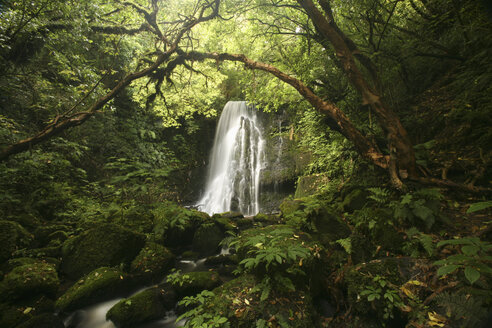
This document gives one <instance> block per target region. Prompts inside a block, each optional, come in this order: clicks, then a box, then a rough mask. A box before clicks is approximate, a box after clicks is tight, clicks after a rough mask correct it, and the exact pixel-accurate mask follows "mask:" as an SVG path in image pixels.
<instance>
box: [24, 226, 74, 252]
mask: <svg viewBox="0 0 492 328" xmlns="http://www.w3.org/2000/svg"><path fill="white" fill-rule="evenodd" d="M71 230H72V227H70V226H68V225H65V224H50V225H42V226H39V227H37V228H36V229H35V230H34V232H33V234H34V239H35V241H36V244H37V245H38V247H42V246H45V245H47V244H48V243H49V242H50V241H51V240H60V241H64V240H66V239H67V238H68V232H70V231H71Z"/></svg>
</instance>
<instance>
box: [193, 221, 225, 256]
mask: <svg viewBox="0 0 492 328" xmlns="http://www.w3.org/2000/svg"><path fill="white" fill-rule="evenodd" d="M224 237H225V236H224V232H223V231H222V229H220V228H219V227H218V226H217V225H216V224H215V223H204V224H202V225H200V227H199V228H198V229H197V230H196V231H195V235H194V236H193V250H194V251H195V252H198V253H199V254H200V256H208V255H212V254H216V253H217V252H218V250H219V244H220V242H221V241H222V239H223V238H224Z"/></svg>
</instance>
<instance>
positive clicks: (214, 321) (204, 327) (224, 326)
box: [176, 290, 230, 328]
mask: <svg viewBox="0 0 492 328" xmlns="http://www.w3.org/2000/svg"><path fill="white" fill-rule="evenodd" d="M214 296H215V294H214V293H213V292H211V291H208V290H204V291H202V292H201V293H200V294H197V295H196V296H186V297H184V298H183V299H182V300H181V301H180V302H179V305H184V306H186V307H190V306H194V308H193V309H191V310H189V311H187V312H185V313H183V314H182V315H181V316H179V317H178V318H177V319H176V322H178V321H181V320H183V319H187V320H186V323H185V325H184V327H185V328H228V327H230V323H229V320H228V319H227V318H226V317H223V316H220V315H216V314H214V313H210V312H207V310H206V307H205V305H206V303H207V302H208V301H209V300H210V299H211V298H213V297H214Z"/></svg>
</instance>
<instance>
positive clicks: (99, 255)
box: [61, 223, 145, 279]
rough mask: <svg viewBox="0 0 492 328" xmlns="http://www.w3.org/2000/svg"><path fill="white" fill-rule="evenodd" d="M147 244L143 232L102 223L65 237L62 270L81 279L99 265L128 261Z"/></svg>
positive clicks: (125, 262) (112, 264) (111, 264)
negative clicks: (71, 236) (74, 235)
mask: <svg viewBox="0 0 492 328" xmlns="http://www.w3.org/2000/svg"><path fill="white" fill-rule="evenodd" d="M144 244H145V236H144V235H143V234H140V233H137V232H134V231H131V230H129V229H126V228H122V227H120V226H117V225H115V224H111V223H107V224H100V225H98V226H96V227H95V228H92V229H89V230H87V231H85V232H84V233H82V234H81V235H79V236H77V237H73V238H69V239H67V240H66V241H65V243H64V244H63V248H62V256H63V259H62V263H61V271H62V272H63V273H65V274H66V275H68V276H69V277H70V278H72V279H78V278H80V277H81V276H83V275H84V274H87V273H88V272H90V271H92V270H94V269H97V268H99V267H103V266H117V265H120V264H122V263H123V264H129V263H130V262H131V261H132V260H133V259H134V258H135V256H136V255H137V254H138V253H139V252H140V250H141V249H142V247H143V246H144Z"/></svg>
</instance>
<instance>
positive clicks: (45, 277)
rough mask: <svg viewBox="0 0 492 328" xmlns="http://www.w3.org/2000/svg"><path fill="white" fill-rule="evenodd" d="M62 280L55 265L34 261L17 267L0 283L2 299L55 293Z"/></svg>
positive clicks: (0, 297)
mask: <svg viewBox="0 0 492 328" xmlns="http://www.w3.org/2000/svg"><path fill="white" fill-rule="evenodd" d="M59 285H60V281H59V279H58V274H57V273H56V269H55V267H54V266H53V265H52V264H50V263H46V262H34V263H31V264H24V265H21V266H18V267H15V268H14V269H13V270H12V271H10V272H9V273H7V274H6V275H5V277H4V279H3V281H2V282H1V283H0V299H2V300H14V299H20V298H22V297H25V296H30V295H35V294H37V293H43V294H46V295H51V296H53V295H55V294H56V292H57V290H58V286H59Z"/></svg>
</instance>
